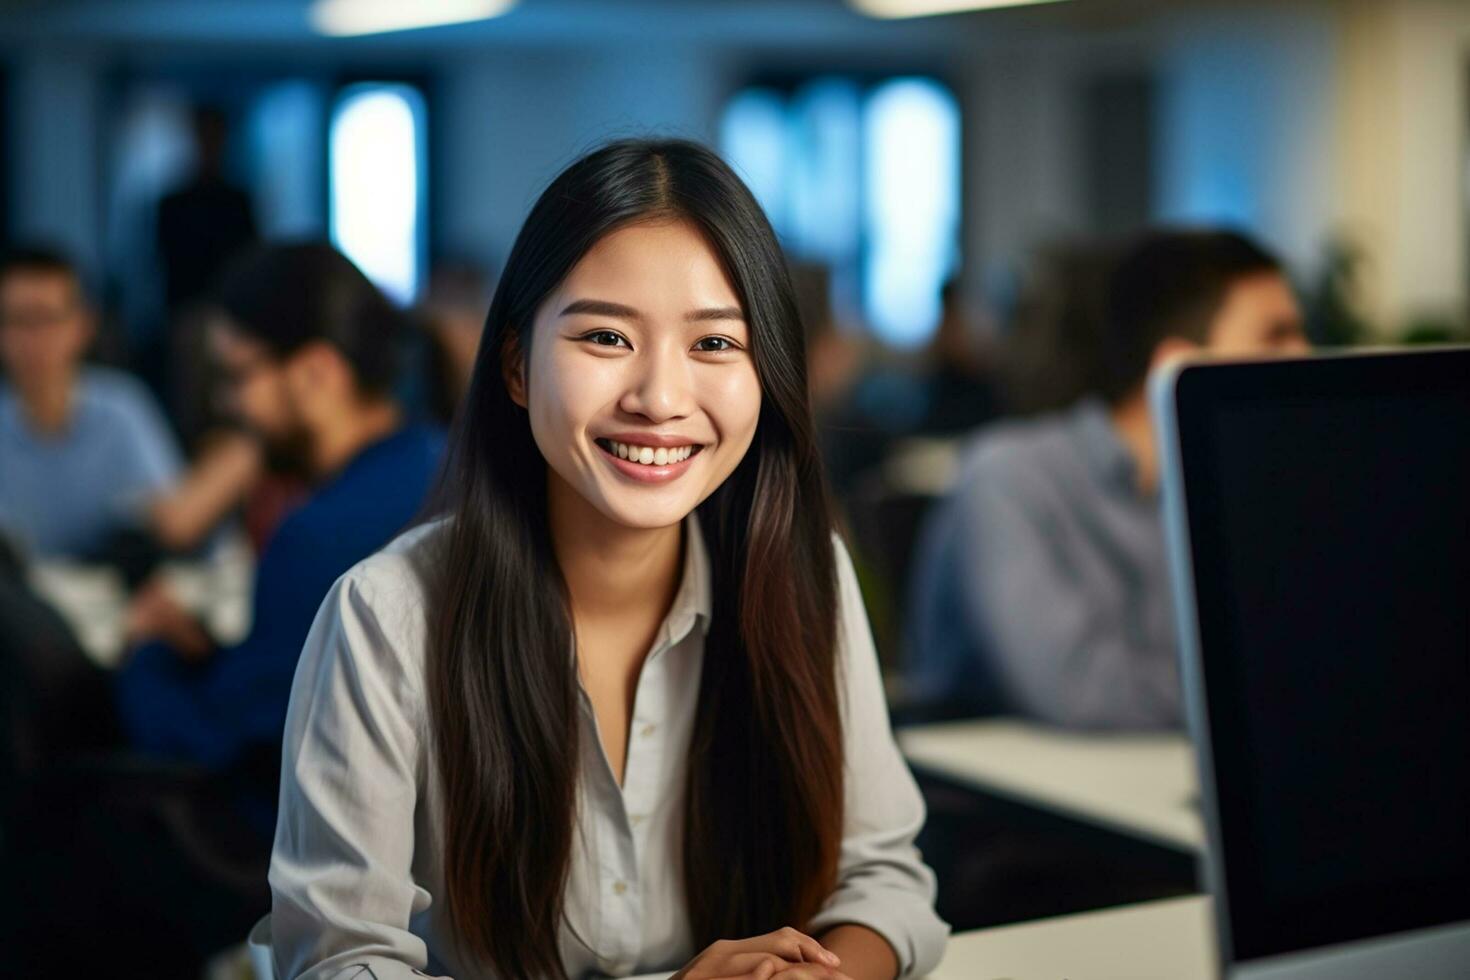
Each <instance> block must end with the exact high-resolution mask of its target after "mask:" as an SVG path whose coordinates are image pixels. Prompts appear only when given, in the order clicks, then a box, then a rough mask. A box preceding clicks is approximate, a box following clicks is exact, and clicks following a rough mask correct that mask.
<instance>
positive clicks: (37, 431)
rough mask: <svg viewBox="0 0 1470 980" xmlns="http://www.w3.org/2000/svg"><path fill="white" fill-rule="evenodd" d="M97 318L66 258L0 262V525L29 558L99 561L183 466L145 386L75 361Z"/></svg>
mask: <svg viewBox="0 0 1470 980" xmlns="http://www.w3.org/2000/svg"><path fill="white" fill-rule="evenodd" d="M95 323H96V314H95V313H94V312H93V310H92V308H91V307H90V305H89V304H88V302H87V298H86V296H85V294H84V291H83V288H82V283H81V278H80V276H79V275H78V273H77V270H76V267H75V266H74V265H73V264H72V263H71V261H70V260H68V259H66V258H65V257H63V256H62V255H60V254H59V253H56V252H51V251H46V250H43V249H34V248H28V249H19V250H16V251H13V252H11V253H10V254H9V255H8V256H7V257H6V258H5V259H4V260H3V262H0V366H3V368H4V382H3V383H0V527H4V528H5V529H6V530H7V531H8V532H9V533H10V534H11V535H12V536H14V537H15V538H16V539H17V540H18V541H19V542H20V543H21V546H22V548H23V549H24V550H26V551H28V552H30V553H31V554H32V555H33V556H34V557H38V558H43V559H73V560H97V559H100V558H103V557H105V552H106V551H107V549H108V547H109V544H110V543H111V541H112V539H113V537H114V535H116V534H117V533H119V532H121V531H125V530H129V529H133V530H136V529H140V528H144V527H146V526H147V525H148V524H149V523H150V521H151V517H150V514H149V506H150V503H151V501H152V500H153V499H155V498H157V497H159V496H161V495H163V494H164V493H165V492H166V491H168V490H170V489H171V488H172V487H173V486H174V484H175V483H176V481H177V480H178V477H179V472H180V469H181V466H182V461H181V459H180V456H179V451H178V448H177V446H176V445H175V443H174V438H173V434H172V432H171V430H170V429H169V427H168V424H167V422H166V421H165V419H164V417H163V415H162V414H161V413H160V411H159V410H158V407H157V405H156V404H155V403H154V401H153V399H152V397H151V396H150V395H149V394H148V391H147V389H146V388H144V386H143V385H142V384H141V383H139V382H138V381H136V380H135V379H133V378H131V377H129V376H127V375H125V374H122V373H120V372H117V371H111V370H106V369H103V368H97V367H89V366H86V365H85V364H84V363H83V357H84V355H85V354H86V352H87V348H88V345H89V344H90V343H91V341H92V338H93V335H94V332H95Z"/></svg>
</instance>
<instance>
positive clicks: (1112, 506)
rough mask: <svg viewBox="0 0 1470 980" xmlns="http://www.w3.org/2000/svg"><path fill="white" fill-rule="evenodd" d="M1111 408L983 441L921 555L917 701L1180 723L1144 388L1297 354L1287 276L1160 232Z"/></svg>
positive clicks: (1139, 254) (1122, 273)
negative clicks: (1191, 365) (1174, 369)
mask: <svg viewBox="0 0 1470 980" xmlns="http://www.w3.org/2000/svg"><path fill="white" fill-rule="evenodd" d="M1104 323H1105V333H1104V344H1103V346H1102V350H1101V361H1100V364H1099V370H1100V378H1101V384H1100V390H1099V391H1098V393H1097V396H1096V397H1088V398H1084V399H1083V400H1082V401H1081V402H1079V403H1078V404H1076V405H1075V406H1074V407H1072V408H1070V409H1068V410H1066V411H1063V412H1060V413H1057V414H1053V415H1048V416H1042V417H1039V418H1036V419H1032V420H1027V421H1021V422H1014V423H1009V424H1006V425H1002V426H998V427H995V428H993V429H991V430H989V431H987V432H985V433H983V434H981V435H980V436H979V437H978V438H977V439H976V441H975V442H974V443H973V444H972V445H971V446H970V447H969V448H968V449H967V450H966V452H965V454H964V456H963V458H962V461H961V464H960V476H959V479H958V481H957V482H956V485H955V486H956V488H955V490H954V491H953V492H952V493H951V495H950V497H949V498H948V499H947V500H946V501H945V502H944V503H943V504H942V505H941V506H940V508H939V509H938V510H937V512H936V514H935V515H934V517H933V518H932V519H931V521H930V523H929V525H928V527H927V528H926V529H925V532H924V534H923V536H922V539H921V553H920V558H919V571H918V574H917V576H916V581H915V587H914V591H913V593H912V596H913V601H912V608H911V610H910V615H911V627H912V636H911V642H912V645H913V648H912V649H913V656H914V661H913V671H914V677H913V680H914V682H915V686H916V688H918V690H919V692H920V693H921V694H928V695H930V696H931V697H944V698H951V699H953V698H958V699H959V700H961V701H962V702H964V703H965V704H966V706H967V707H969V708H970V709H972V710H975V711H985V710H991V711H994V710H1002V711H1010V712H1016V713H1020V714H1024V715H1029V716H1032V717H1035V718H1038V719H1041V720H1044V721H1047V722H1050V723H1054V724H1058V725H1065V726H1076V727H1085V728H1115V729H1126V728H1132V729H1154V728H1169V727H1175V726H1178V725H1179V724H1180V723H1181V714H1180V692H1179V681H1178V676H1177V667H1176V664H1175V653H1174V650H1175V637H1174V620H1173V613H1172V606H1171V600H1170V595H1169V582H1168V571H1167V568H1166V564H1165V548H1164V540H1163V533H1164V532H1163V525H1162V518H1161V515H1160V509H1159V497H1158V454H1157V448H1156V446H1155V443H1154V433H1153V428H1152V424H1151V420H1150V417H1149V409H1148V404H1147V401H1146V397H1145V390H1144V388H1145V381H1146V378H1147V376H1148V375H1149V373H1150V372H1151V371H1152V370H1153V369H1154V368H1156V367H1158V366H1159V365H1161V364H1163V363H1165V362H1167V361H1169V360H1171V359H1175V358H1178V357H1180V356H1187V355H1191V354H1198V353H1201V352H1205V353H1208V354H1209V355H1221V356H1229V355H1272V354H1283V355H1292V354H1303V353H1306V352H1307V351H1308V345H1307V342H1306V339H1305V336H1304V334H1303V329H1302V314H1301V311H1300V310H1299V309H1298V306H1297V302H1296V299H1295V297H1294V295H1293V293H1292V290H1291V286H1290V284H1289V283H1288V282H1287V279H1286V276H1285V275H1284V273H1283V271H1282V268H1281V266H1280V264H1279V262H1278V261H1277V260H1276V259H1275V258H1274V257H1272V256H1271V255H1269V254H1268V253H1267V252H1266V251H1264V250H1263V249H1262V248H1261V247H1260V246H1259V245H1257V244H1256V243H1254V242H1252V241H1250V240H1249V239H1247V238H1245V237H1244V236H1242V235H1239V234H1235V233H1232V232H1225V231H1160V232H1155V233H1153V234H1150V235H1148V236H1146V237H1144V238H1143V239H1142V240H1141V241H1139V242H1138V243H1136V244H1135V245H1134V247H1133V248H1131V249H1130V250H1129V251H1127V252H1126V253H1125V254H1124V255H1123V257H1122V259H1121V261H1120V262H1119V264H1118V266H1117V267H1116V268H1115V270H1114V272H1113V274H1112V276H1111V280H1110V282H1109V284H1108V289H1107V298H1106V305H1105V319H1104Z"/></svg>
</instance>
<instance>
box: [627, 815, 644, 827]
mask: <svg viewBox="0 0 1470 980" xmlns="http://www.w3.org/2000/svg"><path fill="white" fill-rule="evenodd" d="M642 822H643V814H641V813H630V814H628V823H630V824H632V825H633V826H634V827H636V826H638V825H639V824H640V823H642Z"/></svg>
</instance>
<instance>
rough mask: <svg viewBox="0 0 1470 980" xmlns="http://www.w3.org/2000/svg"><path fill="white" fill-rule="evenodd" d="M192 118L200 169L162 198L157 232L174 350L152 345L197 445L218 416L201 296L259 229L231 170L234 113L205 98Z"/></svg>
mask: <svg viewBox="0 0 1470 980" xmlns="http://www.w3.org/2000/svg"><path fill="white" fill-rule="evenodd" d="M191 122H192V126H193V133H192V135H193V138H194V169H193V171H192V172H191V173H190V175H189V177H188V178H187V179H186V180H185V181H184V182H183V183H182V184H180V185H179V186H178V187H176V188H174V190H172V191H171V192H170V193H168V194H166V195H165V196H164V197H163V199H162V200H160V201H159V203H158V215H157V220H156V223H155V229H154V233H155V236H156V239H157V241H156V247H157V254H158V262H159V267H160V269H161V271H162V273H163V285H164V299H165V303H166V309H167V313H168V330H167V331H166V333H165V336H166V337H167V338H168V340H167V342H168V350H166V351H161V350H159V351H151V352H149V354H150V357H149V359H150V361H151V362H152V363H153V366H154V368H155V371H166V372H168V374H169V376H168V378H167V379H166V380H165V379H163V378H160V379H158V381H159V382H160V385H159V389H158V390H159V391H160V392H163V393H164V396H165V397H166V398H167V400H168V404H169V408H170V412H171V414H172V416H173V420H174V424H175V425H176V426H177V427H178V429H179V432H180V433H181V434H182V435H183V437H184V439H185V442H186V444H188V445H190V446H191V447H192V446H193V444H194V441H195V440H196V439H197V438H198V437H199V436H200V435H202V434H203V433H204V432H205V431H206V430H207V429H208V428H209V425H210V423H211V421H212V419H211V411H210V405H209V385H210V379H209V376H208V371H206V370H204V367H205V364H206V362H207V352H206V350H205V336H204V335H205V329H204V324H205V322H206V313H205V310H204V308H203V304H202V303H201V301H202V300H203V299H204V298H205V296H206V294H207V292H208V290H209V288H210V286H211V285H212V284H213V283H214V281H215V279H216V278H217V277H218V276H219V274H220V272H221V270H222V269H224V267H225V265H226V264H227V263H228V262H229V261H230V260H231V259H232V258H234V257H235V256H237V255H239V254H240V253H241V252H243V251H244V250H245V249H247V248H249V247H250V246H251V245H252V244H254V243H255V242H256V240H257V230H256V222H255V205H254V202H253V201H252V200H251V198H250V194H249V192H247V191H246V190H245V189H244V188H242V187H237V186H236V185H235V184H233V183H232V182H231V181H230V179H229V177H228V176H227V174H226V162H227V160H228V150H229V143H230V120H229V116H228V114H227V113H226V112H225V111H224V110H223V109H221V108H219V107H218V106H210V105H202V106H197V107H196V108H195V109H194V112H193V116H192V119H191Z"/></svg>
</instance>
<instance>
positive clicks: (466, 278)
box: [422, 262, 491, 426]
mask: <svg viewBox="0 0 1470 980" xmlns="http://www.w3.org/2000/svg"><path fill="white" fill-rule="evenodd" d="M490 293H491V286H490V277H489V276H487V275H486V274H485V272H484V270H482V269H480V268H479V267H477V266H475V265H474V264H472V263H469V262H449V263H444V264H441V265H439V266H438V267H436V268H435V269H434V271H433V273H432V274H431V275H430V277H429V289H428V294H427V296H426V297H425V298H424V302H423V307H422V319H423V325H424V329H425V331H426V332H427V334H428V341H429V351H428V363H427V365H426V367H427V376H426V379H425V380H426V382H427V385H428V391H427V393H426V395H427V402H428V405H427V408H428V410H429V413H430V415H431V417H433V418H434V419H435V420H436V421H438V422H439V423H440V424H441V425H446V426H447V425H448V424H449V423H450V422H451V421H453V419H454V413H455V410H456V409H457V408H458V407H459V403H460V401H461V400H462V399H463V398H464V393H465V391H466V390H467V389H468V388H469V384H470V374H471V373H472V372H473V371H474V368H475V353H476V352H477V351H478V350H479V349H480V334H481V333H482V332H483V331H484V329H485V311H486V310H488V309H489V308H490Z"/></svg>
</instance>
